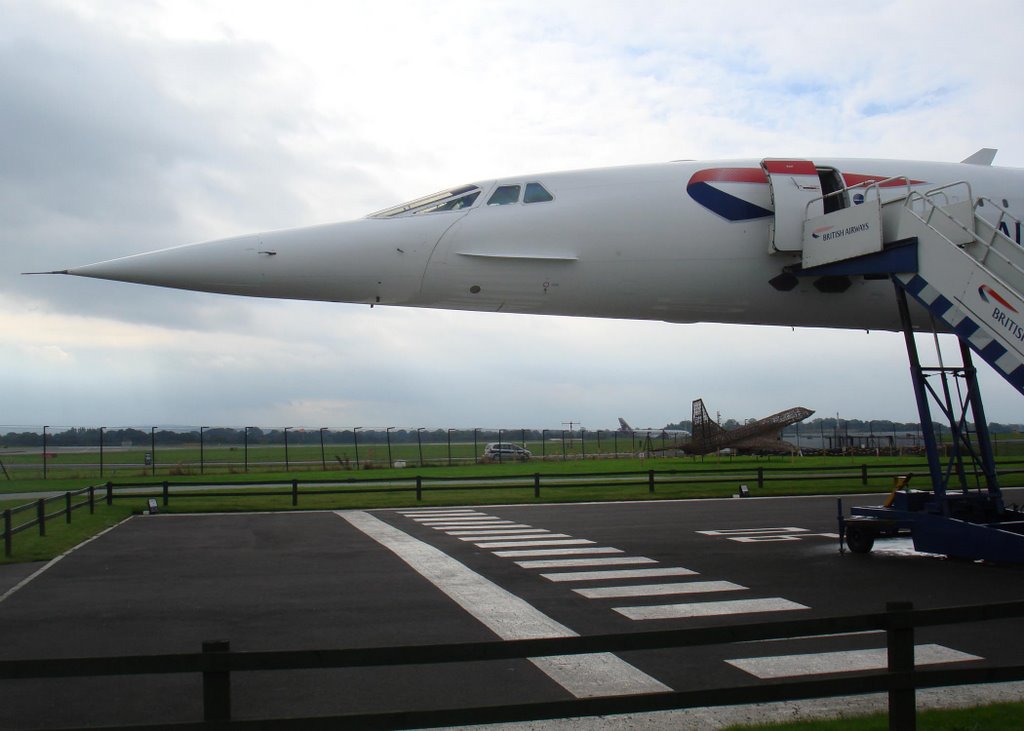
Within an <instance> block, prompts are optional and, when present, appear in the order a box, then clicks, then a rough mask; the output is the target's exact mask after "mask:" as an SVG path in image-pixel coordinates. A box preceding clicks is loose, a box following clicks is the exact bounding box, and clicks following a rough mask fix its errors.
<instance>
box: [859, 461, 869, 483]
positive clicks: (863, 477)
mask: <svg viewBox="0 0 1024 731" xmlns="http://www.w3.org/2000/svg"><path fill="white" fill-rule="evenodd" d="M860 484H862V485H866V484H868V466H867V465H866V464H862V465H861V466H860Z"/></svg>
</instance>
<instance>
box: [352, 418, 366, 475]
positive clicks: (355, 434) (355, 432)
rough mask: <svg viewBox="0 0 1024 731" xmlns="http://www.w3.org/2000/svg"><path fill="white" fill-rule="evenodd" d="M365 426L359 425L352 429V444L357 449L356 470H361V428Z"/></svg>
mask: <svg viewBox="0 0 1024 731" xmlns="http://www.w3.org/2000/svg"><path fill="white" fill-rule="evenodd" d="M362 428H363V427H361V426H357V427H355V428H354V429H352V444H353V446H355V450H356V472H358V471H359V430H360V429H362Z"/></svg>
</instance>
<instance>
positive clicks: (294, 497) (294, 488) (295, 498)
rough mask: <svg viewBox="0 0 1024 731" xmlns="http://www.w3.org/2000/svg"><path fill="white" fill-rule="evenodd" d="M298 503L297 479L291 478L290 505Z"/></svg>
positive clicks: (293, 505)
mask: <svg viewBox="0 0 1024 731" xmlns="http://www.w3.org/2000/svg"><path fill="white" fill-rule="evenodd" d="M298 504H299V481H298V480H292V507H293V508H294V507H295V506H296V505H298Z"/></svg>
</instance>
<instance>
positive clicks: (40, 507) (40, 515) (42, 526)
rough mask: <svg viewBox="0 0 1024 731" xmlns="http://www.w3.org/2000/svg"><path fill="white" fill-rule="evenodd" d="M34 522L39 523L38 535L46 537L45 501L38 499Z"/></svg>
mask: <svg viewBox="0 0 1024 731" xmlns="http://www.w3.org/2000/svg"><path fill="white" fill-rule="evenodd" d="M36 520H37V521H38V522H39V535H41V536H45V535H46V499H45V498H40V499H39V502H38V503H36Z"/></svg>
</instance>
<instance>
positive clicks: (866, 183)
mask: <svg viewBox="0 0 1024 731" xmlns="http://www.w3.org/2000/svg"><path fill="white" fill-rule="evenodd" d="M898 180H902V181H903V182H904V183H906V186H907V192H906V194H905V195H900V196H896V197H895V198H893V200H900V199H901V198H905V197H906V196H909V195H910V193H911V191H912V189H913V184H914V183H913V181H912V180H911V179H910V178H908V177H907V176H906V175H894V176H892V177H890V178H882V179H880V180H876V179H874V178H872V179H870V180H862V181H860V182H859V183H854V184H853V185H847V186H846V187H845V188H840V189H839V190H834V191H832V192H831V193H826V194H824V195H819V196H818V197H817V198H811V199H810V200H809V201H807V205H805V206H804V220H805V221H806V220H808V213H809V211H810V210H811V206H812V205H813V204H815V203H817V202H818V201H821V202H822V207H824V201H825V199H826V198H834V197H838V196H840V195H845V194H848V193H849V192H850V191H851V190H856V189H858V188H863V189H864V198H865V200H867V195H868V192H870V191H871V190H874V192H875V196H876V197H877V198H878V199H879V201H881V199H882V193H881V187H882V186H883V185H887V184H891V183H894V182H896V181H898ZM856 205H860V204H856ZM847 207H851V206H847ZM839 210H844V209H839Z"/></svg>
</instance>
